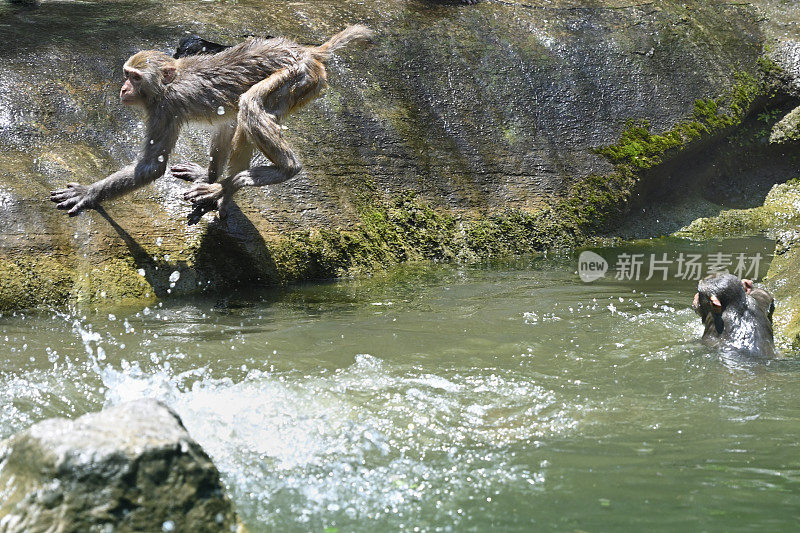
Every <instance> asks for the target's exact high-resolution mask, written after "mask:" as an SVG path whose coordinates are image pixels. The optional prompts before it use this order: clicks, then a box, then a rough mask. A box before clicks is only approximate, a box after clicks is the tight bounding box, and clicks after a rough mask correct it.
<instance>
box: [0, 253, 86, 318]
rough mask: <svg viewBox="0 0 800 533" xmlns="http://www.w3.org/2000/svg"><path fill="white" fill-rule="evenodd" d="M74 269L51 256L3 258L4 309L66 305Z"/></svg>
mask: <svg viewBox="0 0 800 533" xmlns="http://www.w3.org/2000/svg"><path fill="white" fill-rule="evenodd" d="M74 276H75V273H74V270H73V269H72V268H69V267H68V266H66V265H64V264H63V263H61V262H60V261H57V260H55V259H53V258H50V257H46V256H45V257H36V258H33V257H27V258H20V259H8V258H0V312H7V311H15V310H18V309H25V308H28V307H35V306H38V305H62V304H64V303H65V302H66V301H67V300H68V299H69V295H70V289H71V287H72V283H73V280H74Z"/></svg>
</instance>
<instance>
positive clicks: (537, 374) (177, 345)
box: [0, 238, 800, 532]
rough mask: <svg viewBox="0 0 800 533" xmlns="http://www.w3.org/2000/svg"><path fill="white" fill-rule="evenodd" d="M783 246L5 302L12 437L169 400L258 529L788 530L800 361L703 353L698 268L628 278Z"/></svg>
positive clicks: (5, 402) (652, 245) (698, 248)
mask: <svg viewBox="0 0 800 533" xmlns="http://www.w3.org/2000/svg"><path fill="white" fill-rule="evenodd" d="M772 249H773V243H772V242H771V241H768V240H766V239H761V238H753V239H744V240H735V241H732V240H728V241H721V242H711V243H690V242H688V241H675V240H657V241H651V242H644V243H641V244H638V245H635V246H631V247H628V248H624V249H620V248H605V249H602V250H595V252H598V253H599V254H600V255H601V256H602V257H604V258H606V259H608V260H609V261H610V262H611V263H612V264H611V266H610V270H609V272H608V273H607V275H606V276H605V277H603V278H600V279H597V280H595V281H593V282H591V283H586V282H583V281H581V279H580V278H579V276H578V273H577V270H578V265H577V261H576V258H575V257H573V256H555V257H553V256H551V257H536V258H525V259H518V260H514V261H506V262H497V263H491V264H481V265H444V266H443V265H412V266H405V267H402V268H397V269H394V270H392V271H390V272H388V273H385V274H381V275H379V276H374V277H372V278H369V279H361V280H348V281H340V282H335V283H327V284H315V285H304V286H298V287H292V288H288V289H283V290H271V291H262V292H257V293H256V292H254V291H247V292H242V293H238V294H232V295H228V296H226V297H224V298H223V297H220V296H216V297H211V296H209V297H202V298H193V299H180V298H176V299H171V300H167V301H164V302H162V303H159V304H156V305H152V306H150V307H146V308H143V307H142V306H139V307H119V306H117V307H114V306H107V307H101V308H97V309H95V308H92V309H83V310H80V311H74V310H73V311H71V312H69V313H67V312H53V311H49V312H47V311H39V312H32V313H27V314H17V315H13V316H8V315H6V316H3V317H2V318H0V338H3V339H4V345H3V348H2V352H0V365H1V366H0V370H1V371H0V437H6V436H8V435H10V434H12V433H13V432H15V431H17V430H20V429H22V428H25V427H27V426H29V425H30V424H32V423H33V422H35V421H38V420H41V419H43V418H47V417H52V416H66V417H76V416H78V415H80V414H82V413H84V412H87V411H94V410H98V409H100V408H102V407H103V406H105V405H110V404H115V403H118V402H121V401H125V400H129V399H134V398H138V397H141V396H152V397H156V398H159V399H161V400H163V401H165V402H166V403H168V404H169V405H170V406H172V407H173V408H174V409H175V410H176V411H177V412H178V413H179V414H180V416H181V417H182V419H183V421H184V423H185V425H186V426H187V428H188V430H189V432H190V433H191V434H192V435H193V436H194V437H195V438H196V439H197V440H198V441H199V442H200V444H201V445H202V446H203V447H204V448H205V449H206V450H207V451H208V452H209V454H210V455H211V456H212V458H213V459H214V461H215V463H216V464H217V466H218V467H219V468H220V470H221V472H222V475H223V479H224V482H225V484H226V485H227V487H228V489H229V491H230V493H231V495H232V497H233V499H234V501H235V502H236V505H237V509H238V511H239V513H240V514H241V516H242V518H243V520H244V521H245V523H246V524H247V526H248V527H249V528H250V530H251V531H272V530H275V531H329V532H334V531H389V530H391V531H397V530H405V531H465V530H479V531H486V530H489V529H490V528H500V529H503V530H518V531H531V530H534V529H538V528H543V529H548V530H549V529H565V530H575V529H581V530H597V529H602V530H608V529H623V528H624V529H632V530H644V529H647V530H653V529H655V530H660V529H669V530H675V529H678V528H681V527H683V528H690V529H692V530H695V529H711V530H725V531H736V530H745V529H747V530H752V529H755V528H758V527H763V528H770V529H772V530H776V529H790V528H791V529H794V528H796V525H797V523H798V519H800V450H799V449H798V448H799V447H800V445H799V444H798V443H800V404H799V403H798V398H800V380H798V375H800V374H799V373H798V371H800V365H798V364H795V362H794V361H793V360H791V359H782V360H775V361H771V362H769V363H760V364H756V363H751V362H747V361H729V360H720V358H719V356H718V355H717V354H715V353H713V352H711V351H709V350H708V349H707V348H705V347H704V346H703V345H701V344H700V343H699V342H698V338H699V337H700V334H701V332H702V328H701V326H700V322H699V319H698V318H697V317H696V316H695V315H694V313H693V312H692V310H691V308H690V302H691V299H692V296H693V294H694V291H695V286H696V281H693V280H691V279H681V278H680V277H677V276H676V275H674V274H675V272H674V271H670V274H669V276H668V279H667V280H663V279H662V278H663V276H661V275H660V274H658V275H654V276H653V278H652V279H651V280H649V281H648V280H646V279H644V278H645V277H646V275H645V272H643V273H642V276H641V278H642V279H638V280H637V279H616V278H615V276H614V258H619V257H622V256H624V255H625V254H628V255H634V254H637V253H641V254H644V256H645V257H646V258H647V257H649V256H651V254H652V255H653V257H656V258H659V259H663V255H662V254H664V253H666V254H668V259H671V260H676V258H677V257H679V256H680V254H690V253H693V254H701V255H702V256H703V258H704V259H708V258H709V257H712V256H714V255H715V253H718V252H720V251H724V252H726V253H733V254H734V255H735V254H737V253H743V254H747V255H748V257H750V256H752V255H754V254H757V253H761V254H762V255H763V256H764V260H763V262H762V264H761V266H760V268H761V274H760V275H761V276H763V275H764V273H765V272H766V267H767V264H768V260H769V257H768V255H769V253H771V250H772ZM645 270H646V269H645ZM617 272H620V271H619V270H617ZM621 277H623V278H624V277H625V276H621Z"/></svg>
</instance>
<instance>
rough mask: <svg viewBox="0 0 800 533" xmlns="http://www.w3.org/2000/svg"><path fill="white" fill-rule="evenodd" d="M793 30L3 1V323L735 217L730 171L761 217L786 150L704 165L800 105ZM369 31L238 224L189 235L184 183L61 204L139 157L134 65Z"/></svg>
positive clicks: (467, 11)
mask: <svg viewBox="0 0 800 533" xmlns="http://www.w3.org/2000/svg"><path fill="white" fill-rule="evenodd" d="M798 18H800V7H798V5H797V3H796V2H790V1H789V2H787V1H785V0H755V1H753V2H749V3H740V2H723V1H708V0H680V1H678V0H659V1H656V2H623V1H621V0H598V1H594V2H584V1H577V0H546V1H545V0H525V1H524V2H523V1H517V0H503V1H500V0H486V1H483V2H479V3H476V4H474V5H466V4H465V3H463V2H431V1H427V0H366V1H364V2H340V1H335V0H319V1H314V2H293V3H287V2H283V1H279V0H265V1H255V0H240V1H238V2H236V3H219V2H213V3H211V2H202V1H199V0H197V1H192V0H188V1H186V2H178V3H175V2H161V1H154V0H153V1H143V2H121V1H104V2H91V1H90V2H74V3H73V2H56V3H50V4H43V5H41V6H40V7H29V6H28V7H26V6H18V5H9V4H0V32H2V34H3V35H4V36H6V41H7V42H8V43H12V44H9V45H8V46H5V47H3V48H2V49H0V68H2V71H3V76H2V79H0V312H2V311H4V310H10V309H17V308H23V307H28V306H33V305H38V304H42V303H44V304H61V303H64V302H66V301H69V300H78V301H94V300H103V299H112V298H113V299H114V300H119V299H123V298H147V297H150V298H152V297H166V296H168V295H174V294H185V293H192V292H197V291H200V290H209V291H215V290H226V289H227V288H228V287H230V286H231V285H237V284H261V285H275V284H283V283H288V282H293V281H299V280H308V279H324V278H330V277H333V276H336V275H339V274H342V273H344V272H354V271H363V270H366V271H369V270H372V269H375V268H379V267H380V266H385V265H388V264H392V263H397V262H401V261H408V260H414V259H420V258H427V259H436V260H448V259H457V258H466V259H470V258H476V257H488V256H492V255H499V254H508V253H524V252H531V251H535V250H541V249H545V248H549V247H557V246H569V245H572V244H575V243H577V242H581V240H582V239H585V238H586V237H587V236H591V235H593V234H596V233H597V232H602V231H616V230H615V229H614V228H622V229H623V231H622V233H624V230H625V228H639V229H642V231H645V232H649V233H651V234H658V233H659V232H662V233H663V232H668V231H669V230H675V229H677V228H679V227H681V226H683V225H685V224H686V223H688V222H689V221H691V219H693V218H697V217H699V216H710V215H714V214H717V213H718V212H719V211H720V210H721V209H722V208H723V207H725V201H727V200H725V199H724V198H723V200H724V201H723V200H720V199H719V198H720V194H718V191H717V189H715V188H713V187H712V189H711V191H710V192H709V189H708V188H705V189H704V188H703V187H704V186H705V185H706V184H708V183H717V182H718V181H719V180H723V185H724V183H726V182H725V180H728V179H732V178H730V173H729V172H727V170H728V167H726V166H725V165H719V164H716V163H715V162H716V161H717V160H718V159H719V158H723V159H724V158H725V157H726V155H725V154H731V153H732V154H746V155H748V157H747V158H743V157H742V158H740V160H739V161H737V164H738V163H740V162H741V161H751V162H752V163H748V164H749V165H751V166H750V167H747V168H745V172H743V173H742V176H743V180H744V182H745V183H750V182H753V183H760V181H759V180H762V179H763V180H764V181H766V182H767V185H768V186H764V187H761V188H760V189H757V191H756V192H757V194H750V195H747V198H748V201H749V202H750V203H751V204H752V205H757V203H758V202H759V201H761V200H763V197H764V195H765V194H766V191H768V190H769V186H771V185H773V184H774V183H776V182H780V181H785V180H787V179H789V178H792V177H796V176H791V175H786V174H787V169H788V168H795V170H796V166H795V167H792V166H791V161H789V160H787V159H786V157H787V153H789V152H787V150H790V148H788V147H787V145H780V147H779V148H778V147H775V148H772V149H771V150H773V151H772V152H768V153H766V154H765V153H763V149H762V148H759V147H761V146H765V144H764V143H760V141H759V142H756V141H752V140H748V141H747V147H748V150H750V148H752V150H754V151H758V150H762V152H758V153H759V154H761V157H750V156H752V155H753V152H751V151H748V150H743V149H741V148H739V145H738V144H730V147H735V149H733V148H731V149H730V150H728V151H727V152H725V151H724V150H723V151H722V152H719V153H718V154H717V153H716V152H714V153H711V152H708V151H709V150H712V149H713V148H714V147H715V146H717V145H718V144H719V143H720V142H722V141H724V140H725V139H727V138H728V137H729V136H730V135H732V134H734V133H736V132H737V131H738V128H740V127H749V128H750V129H748V130H747V131H748V132H755V133H758V132H762V130H763V133H761V134H760V135H761V137H760V139H767V138H768V136H769V133H770V131H771V128H772V126H773V125H774V124H775V123H777V122H778V121H779V120H780V119H781V118H782V117H783V116H784V115H785V114H786V113H788V112H789V111H791V109H792V108H794V107H796V106H797V105H798V104H799V103H800V100H797V97H798V94H797V93H794V94H792V93H791V91H790V89H789V88H788V86H789V85H790V84H791V83H794V82H793V81H792V80H794V79H795V78H793V77H792V76H793V72H794V70H795V69H796V67H798V65H800V60H798V57H800V56H798V55H797V54H796V53H795V51H796V47H795V45H794V44H793V43H795V42H797V41H800V30H798V22H797V21H798ZM355 22H360V23H363V24H367V25H369V26H370V27H372V28H374V29H375V30H376V32H377V44H376V45H375V46H373V47H372V48H369V49H366V50H363V49H362V50H356V49H353V50H347V51H345V52H344V53H342V54H341V56H340V57H337V58H336V59H334V60H333V61H332V62H331V64H330V67H329V80H330V89H329V90H328V91H327V94H326V95H325V96H323V97H322V98H320V99H319V100H317V101H316V102H314V103H313V104H312V105H310V106H309V107H307V108H306V109H304V110H303V111H302V112H301V113H300V114H298V115H297V116H295V117H292V118H291V119H290V120H289V121H287V123H286V125H287V127H288V129H287V130H286V131H285V135H286V137H287V138H288V140H289V142H290V143H291V144H292V146H294V147H295V148H296V151H297V152H298V154H299V157H300V159H301V161H302V163H303V166H304V170H303V172H302V173H301V174H300V175H298V176H297V177H295V178H293V179H292V180H290V181H288V182H286V183H284V184H280V185H276V186H272V187H266V188H262V189H257V190H256V189H251V190H245V191H242V192H240V193H239V194H238V195H237V197H236V202H237V205H238V209H235V210H234V211H233V213H232V214H231V216H230V217H229V218H228V219H227V220H225V221H214V220H212V219H211V217H209V216H207V218H206V219H205V220H204V221H203V222H202V223H201V224H199V225H198V226H194V227H189V226H188V225H187V224H186V221H185V219H184V218H185V216H186V214H187V213H188V212H189V211H190V207H189V206H188V205H187V204H186V203H184V202H183V201H182V200H181V196H182V192H183V191H184V190H185V188H186V184H185V183H182V182H180V181H179V180H177V179H175V178H172V177H170V176H166V177H164V178H161V179H159V180H157V181H156V182H155V183H154V184H151V185H149V186H147V187H145V188H143V189H141V190H139V191H137V192H136V193H134V194H131V195H129V196H128V197H125V198H123V199H120V200H117V201H112V202H107V204H106V205H104V206H103V207H104V209H103V210H100V211H92V212H88V213H86V214H83V215H81V216H79V217H77V218H75V219H69V218H67V217H66V216H65V215H64V214H63V213H62V212H58V211H56V210H55V209H54V208H53V206H52V205H51V204H50V202H49V201H48V193H49V191H50V190H52V189H55V188H59V187H62V186H63V185H64V184H65V183H66V182H69V181H77V182H82V183H90V182H93V181H96V180H97V179H100V178H102V177H104V176H105V175H107V174H108V173H110V172H112V171H114V170H116V169H118V168H119V167H120V166H122V165H124V164H127V163H128V162H130V161H131V160H132V159H133V158H134V157H135V156H136V153H137V150H138V147H139V145H140V143H141V142H142V126H141V120H140V118H139V117H137V116H136V115H135V114H134V112H133V111H132V110H130V109H126V108H123V107H122V106H121V105H120V104H119V102H118V91H119V87H118V86H119V84H120V81H121V66H122V64H123V62H124V61H125V59H126V58H127V57H128V56H129V55H130V54H132V53H134V52H136V51H138V50H140V49H146V48H151V49H152V48H154V49H160V50H164V51H170V52H171V51H173V50H174V48H175V46H176V45H177V42H178V40H179V39H180V37H181V36H183V35H184V34H186V33H188V32H191V33H197V34H200V35H202V36H204V37H206V38H208V39H211V40H215V41H219V42H226V43H233V42H236V41H238V40H240V39H242V38H243V36H244V35H247V34H255V35H265V34H269V35H286V36H289V37H292V38H294V39H296V40H297V41H299V42H303V43H319V42H322V41H323V40H324V39H325V38H327V37H328V36H330V35H331V34H333V33H335V32H336V31H338V30H340V29H341V28H343V27H345V26H346V25H348V24H351V23H355ZM765 52H767V53H771V54H772V56H770V57H773V56H774V57H773V59H772V60H771V61H766V60H763V57H764V54H765ZM798 68H800V67H798ZM780 69H783V70H780ZM777 72H780V73H781V76H782V77H781V76H778V75H777V74H776V73H777ZM767 78H769V79H770V80H772V78H774V79H778V78H780V79H781V80H782V81H781V83H783V85H784V87H782V88H780V89H779V90H778V89H775V88H774V87H772V86H771V85H770V84H771V83H772V81H769V83H768V82H766V81H765V79H767ZM798 79H800V78H798ZM773 81H774V80H773ZM797 86H800V85H797ZM792 87H794V85H793V86H792ZM761 115H763V116H765V117H766V119H765V121H764V123H763V124H762V123H759V121H758V119H757V117H759V116H761ZM748 135H749V134H748ZM748 139H749V137H748ZM207 141H208V134H207V133H206V132H204V131H202V130H197V129H194V130H193V129H190V128H188V129H185V130H184V133H183V134H182V137H181V140H180V141H179V144H178V147H177V149H176V151H175V152H174V153H173V154H172V156H171V158H170V162H171V163H177V162H186V161H193V162H197V163H203V162H204V161H206V160H207V153H206V151H207ZM737 142H738V141H737ZM766 146H771V145H768V144H766ZM795 150H796V148H795ZM709 154H710V155H709ZM715 154H717V155H715ZM720 154H721V155H720ZM715 158H717V159H715ZM703 161H706V162H708V164H707V165H706V167H702V168H700V169H699V170H698V169H697V168H696V167H697V165H698V162H703ZM762 164H765V165H767V166H768V167H769V168H768V171H762V170H760V168H761V167H760V165H762ZM701 166H702V165H701ZM732 166H733V165H732ZM737 168H738V167H737ZM715 169H716V170H715ZM720 169H724V170H725V171H724V172H723V170H720ZM748 172H749V174H748ZM681 180H683V181H681ZM686 180H689V181H690V182H691V183H698V184H700V185H701V187H700V188H699V189H698V190H695V189H693V188H691V187H686V186H685V184H686ZM715 180H716V181H715ZM676 190H677V191H685V192H686V195H693V198H699V199H700V201H696V202H694V203H692V204H691V209H688V210H683V211H681V212H682V213H684V215H682V216H681V218H680V219H679V220H676V221H675V224H673V226H672V227H658V226H651V225H650V224H651V222H653V221H654V220H655V219H657V218H658V219H659V220H668V219H669V217H666V216H662V217H656V216H652V217H650V216H648V219H647V220H644V221H642V220H638V221H635V222H630V221H627V222H626V220H625V218H624V217H625V216H627V215H628V214H629V213H631V212H634V211H636V212H640V211H641V210H638V211H637V210H636V209H634V208H638V207H639V204H646V203H647V202H657V203H660V202H661V200H660V197H661V195H663V194H664V191H676ZM759 195H760V198H759ZM735 200H736V199H733V200H731V202H733V203H735ZM752 205H749V206H748V207H751V206H752ZM740 207H741V206H740ZM646 212H647V213H651V211H649V210H648V211H646ZM176 272H177V273H178V274H177V275H176V274H175V273H176ZM176 278H177V279H176Z"/></svg>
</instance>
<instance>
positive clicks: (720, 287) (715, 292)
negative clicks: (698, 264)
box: [693, 274, 752, 314]
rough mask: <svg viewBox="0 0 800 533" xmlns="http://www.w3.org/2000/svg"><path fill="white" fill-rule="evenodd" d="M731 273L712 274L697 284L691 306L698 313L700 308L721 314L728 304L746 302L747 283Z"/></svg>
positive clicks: (733, 304) (737, 304) (735, 304)
mask: <svg viewBox="0 0 800 533" xmlns="http://www.w3.org/2000/svg"><path fill="white" fill-rule="evenodd" d="M746 282H750V288H752V281H750V280H741V279H739V278H738V277H737V276H734V275H733V274H712V275H711V276H708V277H705V278H703V279H702V280H700V283H698V284H697V294H695V296H694V302H693V307H694V308H695V310H696V311H698V313H700V312H701V309H705V310H710V311H711V312H712V313H714V314H721V313H722V312H723V311H724V310H725V308H726V307H728V306H737V307H738V306H742V305H746V303H747V285H748V284H747V283H746Z"/></svg>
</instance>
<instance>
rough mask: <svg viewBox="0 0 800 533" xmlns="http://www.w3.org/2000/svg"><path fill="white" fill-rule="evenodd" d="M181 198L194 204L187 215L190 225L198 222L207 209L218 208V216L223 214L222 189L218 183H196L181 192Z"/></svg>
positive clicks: (213, 209)
mask: <svg viewBox="0 0 800 533" xmlns="http://www.w3.org/2000/svg"><path fill="white" fill-rule="evenodd" d="M183 199H184V200H188V201H190V202H192V205H193V206H194V209H192V212H191V213H189V215H188V217H187V219H188V221H189V225H190V226H191V225H194V224H197V223H198V222H200V219H201V218H203V215H205V214H206V213H208V212H209V211H215V210H219V211H220V216H224V213H225V209H224V206H223V202H224V191H223V189H222V184H220V183H197V184H195V186H194V187H192V188H191V189H189V190H188V191H186V192H185V193H184V194H183Z"/></svg>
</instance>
